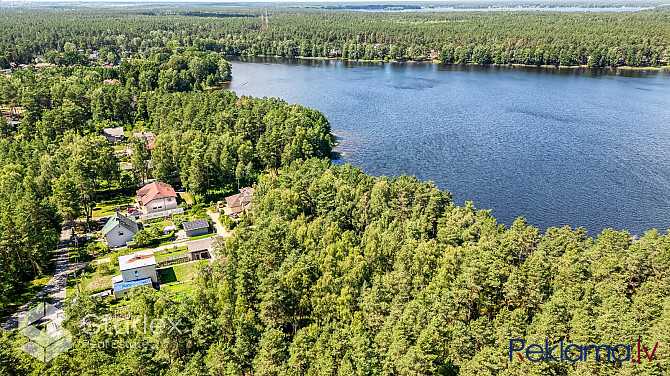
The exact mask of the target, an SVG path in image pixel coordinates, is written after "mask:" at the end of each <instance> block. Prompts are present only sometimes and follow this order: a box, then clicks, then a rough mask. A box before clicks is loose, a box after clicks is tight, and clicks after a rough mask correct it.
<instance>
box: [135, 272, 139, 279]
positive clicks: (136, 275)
mask: <svg viewBox="0 0 670 376" xmlns="http://www.w3.org/2000/svg"><path fill="white" fill-rule="evenodd" d="M139 276H140V273H138V272H137V270H135V278H137V277H139Z"/></svg>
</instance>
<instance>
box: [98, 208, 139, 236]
mask: <svg viewBox="0 0 670 376" xmlns="http://www.w3.org/2000/svg"><path fill="white" fill-rule="evenodd" d="M119 225H120V226H121V227H123V228H125V229H127V230H128V231H130V232H132V233H133V234H137V232H138V231H139V229H138V228H137V222H135V219H133V218H132V217H126V216H125V215H123V214H121V213H119V212H116V213H114V215H112V216H111V217H109V219H108V220H107V223H105V226H104V227H103V228H102V236H107V233H108V232H110V231H112V230H113V229H115V228H116V226H119Z"/></svg>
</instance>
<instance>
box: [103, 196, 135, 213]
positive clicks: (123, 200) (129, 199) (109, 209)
mask: <svg viewBox="0 0 670 376" xmlns="http://www.w3.org/2000/svg"><path fill="white" fill-rule="evenodd" d="M133 201H135V196H132V195H128V196H124V195H119V196H116V197H114V198H113V199H111V200H105V201H103V202H101V203H99V204H97V205H96V206H95V207H94V208H93V217H106V216H108V215H112V214H114V212H115V211H116V208H117V207H118V206H121V207H123V206H126V205H132V203H133Z"/></svg>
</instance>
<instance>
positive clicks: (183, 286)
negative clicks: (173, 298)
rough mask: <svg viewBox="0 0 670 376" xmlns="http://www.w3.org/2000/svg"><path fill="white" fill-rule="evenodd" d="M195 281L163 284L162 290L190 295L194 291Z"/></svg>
mask: <svg viewBox="0 0 670 376" xmlns="http://www.w3.org/2000/svg"><path fill="white" fill-rule="evenodd" d="M193 287H194V286H193V282H190V281H189V282H184V283H178V284H176V285H172V286H168V285H163V286H161V291H163V292H166V293H168V294H170V295H182V294H183V295H190V294H191V293H192V292H193Z"/></svg>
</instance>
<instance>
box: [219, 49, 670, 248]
mask: <svg viewBox="0 0 670 376" xmlns="http://www.w3.org/2000/svg"><path fill="white" fill-rule="evenodd" d="M232 63H233V81H232V83H231V84H230V87H229V88H230V89H231V90H233V91H235V92H237V93H238V95H252V96H257V97H263V96H268V97H269V96H272V97H280V98H282V99H284V100H286V101H288V102H289V103H300V104H302V105H305V106H308V107H311V108H314V109H317V110H319V111H321V112H323V113H324V114H326V115H327V116H328V118H329V120H330V122H331V125H332V130H333V132H334V133H336V134H337V135H338V136H339V137H340V139H339V146H338V147H337V149H336V151H338V152H340V153H342V154H343V157H342V158H341V160H339V161H338V163H351V164H353V165H356V166H360V167H361V168H363V170H364V171H365V172H366V173H369V174H373V175H376V176H379V175H400V174H410V175H416V176H417V177H418V178H419V179H421V180H432V181H434V182H435V184H436V185H437V186H438V187H439V188H441V189H448V190H449V191H451V192H452V194H453V198H454V202H455V203H456V204H458V205H462V204H463V203H464V202H465V201H473V202H474V204H475V206H476V207H478V208H480V209H492V210H493V215H494V216H495V217H496V218H497V219H498V221H499V222H501V223H504V224H506V225H510V224H511V223H512V222H513V221H514V219H515V218H516V217H518V216H524V217H526V218H527V219H528V223H529V224H531V225H533V226H536V227H539V228H540V230H542V231H544V230H545V229H546V228H547V227H550V226H564V225H569V226H572V227H578V226H584V227H585V228H586V229H587V230H589V234H590V235H592V236H595V235H596V234H597V233H598V232H600V231H601V230H602V229H604V228H609V227H611V228H614V229H617V230H621V229H625V230H628V231H630V232H631V233H633V234H642V233H643V232H644V231H646V230H649V229H651V228H658V229H663V232H664V231H665V229H668V228H670V148H669V145H670V74H668V73H665V72H654V71H611V70H597V71H596V70H586V69H539V68H538V69H535V68H516V67H477V66H466V67H464V66H442V65H438V64H430V63H426V64H420V63H405V64H390V63H386V64H383V63H378V64H372V63H370V64H365V63H349V62H343V61H320V60H303V61H297V60H294V61H287V60H275V59H253V60H248V61H239V60H238V61H232Z"/></svg>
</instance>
